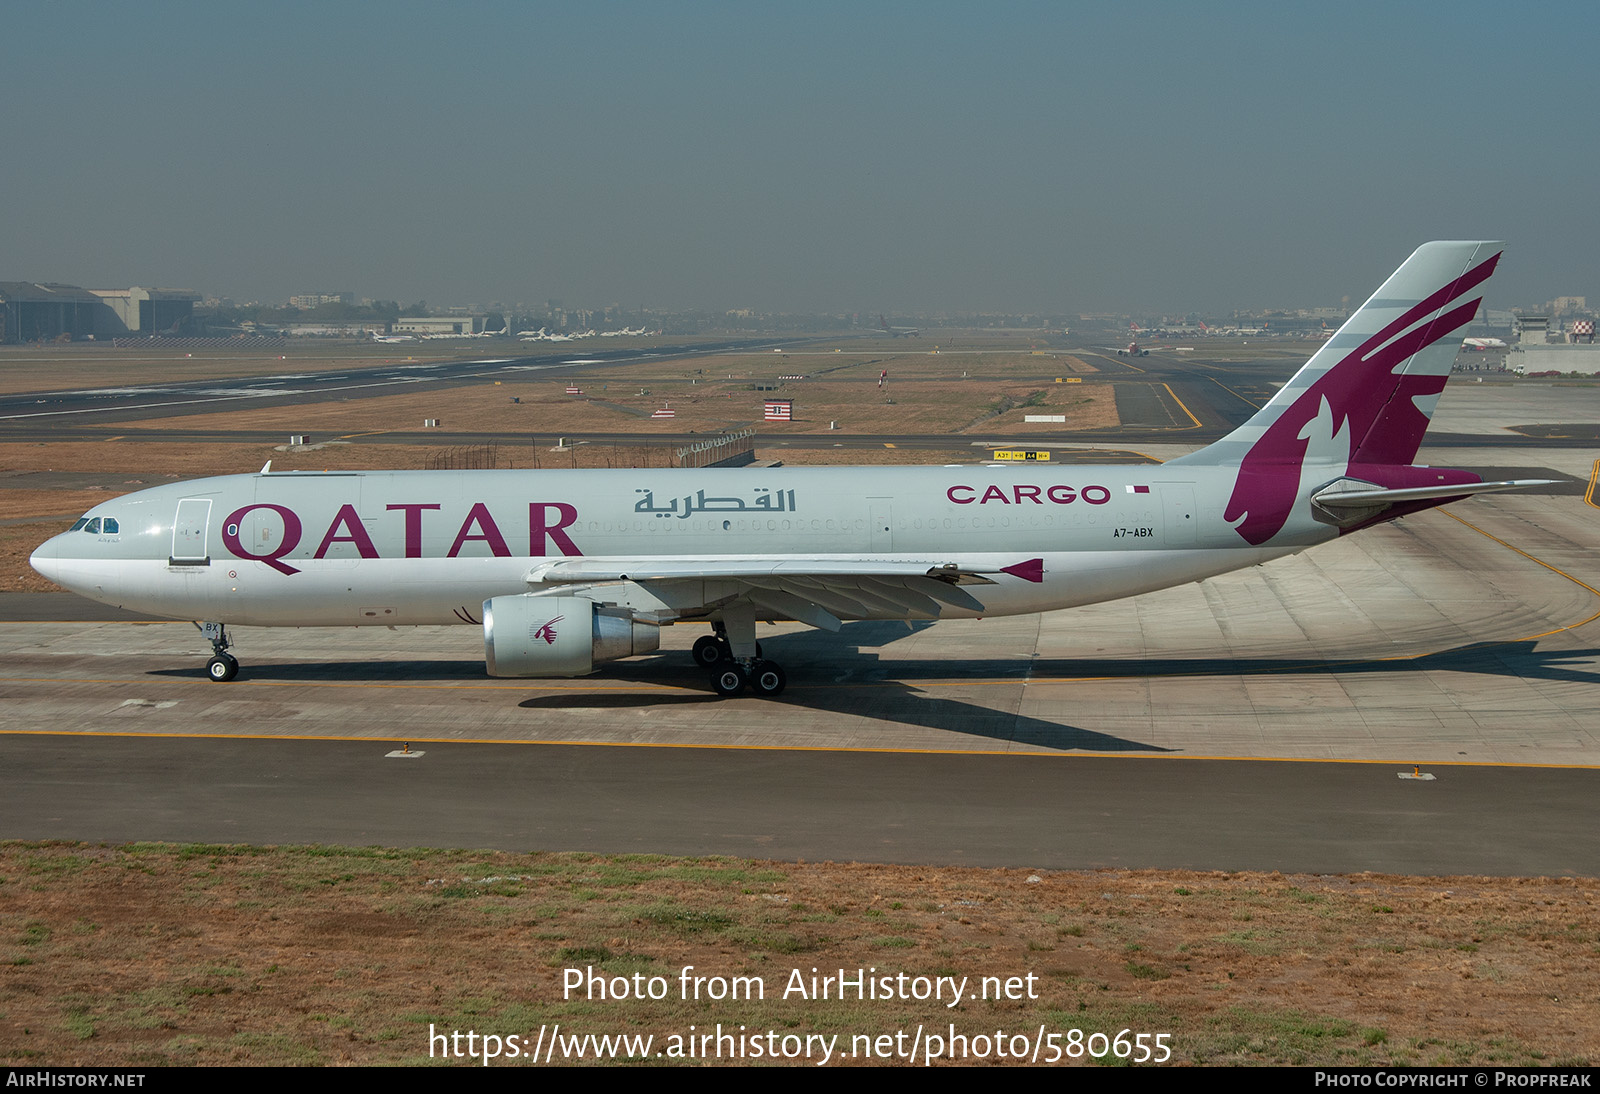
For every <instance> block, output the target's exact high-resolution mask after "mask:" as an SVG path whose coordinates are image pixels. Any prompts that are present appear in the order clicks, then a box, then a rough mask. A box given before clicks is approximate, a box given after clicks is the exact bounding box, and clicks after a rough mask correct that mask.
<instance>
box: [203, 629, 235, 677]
mask: <svg viewBox="0 0 1600 1094" xmlns="http://www.w3.org/2000/svg"><path fill="white" fill-rule="evenodd" d="M195 626H196V627H198V628H200V633H201V634H203V635H205V636H206V639H207V640H208V641H210V643H211V653H212V657H211V660H209V661H207V662H206V675H207V676H209V677H211V679H213V680H215V681H216V682H217V683H219V684H222V683H226V682H227V681H229V680H232V679H233V678H234V677H235V676H238V675H239V662H238V661H237V660H235V659H234V658H233V657H232V656H231V655H230V654H229V653H228V645H229V643H228V627H227V624H225V623H196V624H195Z"/></svg>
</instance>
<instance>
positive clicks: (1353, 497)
mask: <svg viewBox="0 0 1600 1094" xmlns="http://www.w3.org/2000/svg"><path fill="white" fill-rule="evenodd" d="M1555 482H1556V480H1555V479H1503V480H1501V481H1500V482H1462V483H1456V484H1455V485H1453V486H1409V487H1405V488H1404V489H1400V490H1385V489H1383V488H1382V487H1377V486H1369V485H1368V484H1366V483H1352V482H1350V481H1349V480H1348V479H1341V480H1340V481H1339V482H1336V483H1333V484H1332V485H1331V486H1325V487H1323V488H1322V489H1321V490H1318V491H1317V492H1316V493H1315V494H1312V495H1311V500H1312V501H1314V502H1316V503H1317V504H1318V505H1321V506H1323V507H1324V508H1327V509H1370V508H1372V507H1373V506H1377V505H1393V504H1395V503H1397V502H1402V501H1426V500H1428V499H1429V498H1460V497H1466V496H1467V495H1469V494H1498V493H1499V492H1501V491H1502V490H1522V489H1525V488H1527V487H1533V486H1551V485H1554V484H1555Z"/></svg>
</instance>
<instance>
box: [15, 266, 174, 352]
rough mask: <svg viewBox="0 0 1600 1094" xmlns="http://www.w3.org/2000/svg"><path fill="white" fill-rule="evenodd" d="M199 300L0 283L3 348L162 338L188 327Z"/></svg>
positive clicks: (161, 293) (165, 293)
mask: <svg viewBox="0 0 1600 1094" xmlns="http://www.w3.org/2000/svg"><path fill="white" fill-rule="evenodd" d="M199 299H200V294H199V293H197V292H192V291H190V290H188V289H141V288H138V287H134V288H129V289H81V288H79V287H78V286H76V285H59V284H55V283H52V282H34V281H0V344H4V345H13V346H14V345H20V344H22V343H24V342H54V341H58V340H60V339H63V338H67V339H86V338H115V337H121V336H126V335H129V334H158V333H160V332H162V331H166V330H171V329H172V328H174V327H176V326H179V325H180V324H183V323H185V322H187V321H188V320H189V318H190V317H191V316H192V315H193V314H194V305H195V301H197V300H199Z"/></svg>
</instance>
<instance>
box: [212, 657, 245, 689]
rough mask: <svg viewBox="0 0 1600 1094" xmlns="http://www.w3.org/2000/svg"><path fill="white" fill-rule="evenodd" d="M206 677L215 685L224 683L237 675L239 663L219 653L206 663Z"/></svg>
mask: <svg viewBox="0 0 1600 1094" xmlns="http://www.w3.org/2000/svg"><path fill="white" fill-rule="evenodd" d="M206 675H207V676H209V677H211V679H213V680H215V681H217V683H219V684H220V683H224V682H226V681H228V680H232V679H233V678H234V677H235V676H238V675H239V662H237V661H235V660H234V659H233V658H232V657H229V656H228V655H227V654H225V653H219V654H217V655H216V656H215V657H213V658H212V659H211V660H209V661H207V662H206Z"/></svg>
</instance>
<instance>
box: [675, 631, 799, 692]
mask: <svg viewBox="0 0 1600 1094" xmlns="http://www.w3.org/2000/svg"><path fill="white" fill-rule="evenodd" d="M712 626H713V627H714V628H715V630H716V632H717V633H716V634H715V635H709V634H708V635H705V636H704V637H702V638H699V639H696V640H695V644H694V649H693V650H692V653H693V656H694V660H695V664H697V665H702V666H704V667H706V668H709V669H710V670H711V687H712V689H713V690H714V691H715V692H716V693H717V694H718V695H721V696H723V697H725V698H732V697H733V696H735V695H738V694H740V693H741V692H743V691H744V689H745V688H747V687H749V688H753V689H754V690H755V693H756V694H757V695H759V696H760V697H761V698H763V699H775V698H777V697H778V696H779V695H781V694H782V693H783V687H784V685H785V684H786V683H788V678H787V677H786V676H784V673H783V668H782V667H781V666H779V664H778V663H777V662H776V661H764V660H762V659H761V644H760V643H759V642H752V643H751V646H752V647H753V648H754V650H755V656H754V657H738V656H735V655H734V652H733V646H732V643H730V642H729V640H728V632H727V628H726V627H725V626H724V624H722V623H714V624H712ZM750 629H751V630H752V631H754V630H755V624H754V621H753V620H752V621H751V624H750Z"/></svg>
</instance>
